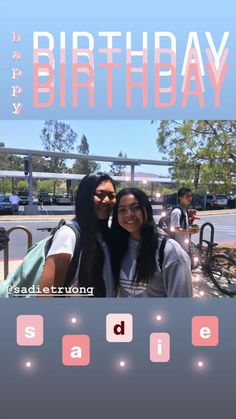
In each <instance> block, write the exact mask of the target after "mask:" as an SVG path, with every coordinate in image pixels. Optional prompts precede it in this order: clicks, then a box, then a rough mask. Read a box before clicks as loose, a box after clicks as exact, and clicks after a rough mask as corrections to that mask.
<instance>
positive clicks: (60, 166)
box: [40, 120, 78, 194]
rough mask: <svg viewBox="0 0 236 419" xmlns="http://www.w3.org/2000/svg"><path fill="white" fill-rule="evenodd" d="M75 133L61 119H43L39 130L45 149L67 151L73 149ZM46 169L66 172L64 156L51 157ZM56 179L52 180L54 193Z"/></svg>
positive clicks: (53, 171)
mask: <svg viewBox="0 0 236 419" xmlns="http://www.w3.org/2000/svg"><path fill="white" fill-rule="evenodd" d="M77 137H78V135H77V133H76V132H74V131H73V129H72V128H71V127H70V125H69V124H65V123H64V122H62V121H51V120H50V121H45V122H44V126H43V128H42V130H41V134H40V138H41V140H42V144H43V147H44V149H45V150H47V151H58V152H63V153H69V152H72V151H73V150H74V146H75V142H76V140H77ZM48 170H49V171H50V172H52V173H63V172H66V170H67V168H66V164H65V159H64V158H58V157H52V158H51V159H50V160H49V161H48ZM55 189H56V181H55V182H54V194H55Z"/></svg>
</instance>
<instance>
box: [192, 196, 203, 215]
mask: <svg viewBox="0 0 236 419" xmlns="http://www.w3.org/2000/svg"><path fill="white" fill-rule="evenodd" d="M192 207H193V208H194V209H196V210H198V211H203V210H205V209H206V196H205V195H201V194H194V195H193V201H192Z"/></svg>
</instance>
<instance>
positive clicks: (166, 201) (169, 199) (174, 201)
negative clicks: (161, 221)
mask: <svg viewBox="0 0 236 419" xmlns="http://www.w3.org/2000/svg"><path fill="white" fill-rule="evenodd" d="M175 205H178V196H177V193H174V194H170V195H163V208H164V209H171V208H172V207H174V206H175Z"/></svg>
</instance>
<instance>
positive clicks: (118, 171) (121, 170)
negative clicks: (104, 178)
mask: <svg viewBox="0 0 236 419" xmlns="http://www.w3.org/2000/svg"><path fill="white" fill-rule="evenodd" d="M118 157H120V158H123V159H124V160H125V159H127V154H126V153H124V154H123V153H122V151H120V152H119V154H118ZM110 168H111V171H110V172H111V174H112V175H113V176H122V175H124V174H125V169H126V164H125V163H123V162H122V163H120V162H119V163H117V162H113V163H112V164H111V165H110Z"/></svg>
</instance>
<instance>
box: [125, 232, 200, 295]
mask: <svg viewBox="0 0 236 419" xmlns="http://www.w3.org/2000/svg"><path fill="white" fill-rule="evenodd" d="M159 241H160V242H161V238H160V239H159ZM159 244H160V243H159ZM138 247H139V242H138V241H135V240H133V239H131V238H130V239H129V248H128V252H127V254H126V256H125V258H124V260H123V262H122V265H121V270H120V289H119V295H118V296H119V297H142V298H145V297H192V275H191V269H190V259H189V257H188V255H187V253H186V252H185V251H184V250H183V249H182V247H181V246H180V245H179V243H177V242H176V241H175V240H172V239H169V240H168V241H167V242H166V245H165V250H164V260H163V266H162V270H161V269H160V266H159V250H157V252H156V262H157V269H156V272H155V274H154V275H153V278H152V279H151V280H150V281H149V283H148V284H145V283H138V284H137V283H135V282H133V278H134V275H135V268H136V260H137V253H138ZM159 247H160V246H159Z"/></svg>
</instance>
